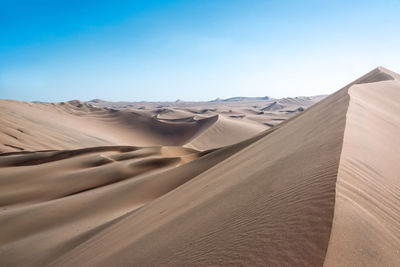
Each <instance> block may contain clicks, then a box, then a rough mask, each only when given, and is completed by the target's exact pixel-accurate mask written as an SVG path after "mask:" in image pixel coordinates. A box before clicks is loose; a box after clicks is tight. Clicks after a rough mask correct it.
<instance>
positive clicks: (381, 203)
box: [0, 67, 400, 266]
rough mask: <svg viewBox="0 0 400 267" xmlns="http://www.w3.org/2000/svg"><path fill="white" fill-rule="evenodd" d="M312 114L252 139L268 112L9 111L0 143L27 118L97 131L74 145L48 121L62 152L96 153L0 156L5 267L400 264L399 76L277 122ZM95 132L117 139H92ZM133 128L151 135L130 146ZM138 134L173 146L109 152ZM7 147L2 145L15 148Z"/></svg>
mask: <svg viewBox="0 0 400 267" xmlns="http://www.w3.org/2000/svg"><path fill="white" fill-rule="evenodd" d="M96 101H97V102H98V103H100V104H101V103H102V102H101V101H100V100H96ZM240 101H244V100H243V99H242V98H234V99H230V100H229V101H223V100H218V101H214V102H212V103H213V104H214V103H230V104H229V105H232V103H234V105H242V103H240ZM252 101H254V99H252ZM257 101H270V102H269V104H272V105H273V106H274V104H273V102H276V100H273V99H272V100H271V99H269V98H262V99H257ZM307 101H312V99H307V98H286V99H282V100H279V102H277V103H280V104H281V105H283V106H284V109H281V108H278V109H277V110H276V111H274V112H275V113H271V115H269V116H270V117H268V118H269V119H271V118H273V119H275V120H278V121H279V122H281V121H283V122H281V123H279V124H278V125H276V126H273V125H271V126H272V127H269V126H268V127H265V128H264V129H266V130H260V128H259V127H260V125H264V123H269V122H266V121H264V120H260V119H254V118H253V117H252V116H255V117H257V116H258V112H259V111H260V109H262V108H264V107H266V106H268V105H265V104H266V103H265V102H259V103H258V104H257V105H258V106H257V105H253V107H251V108H249V107H248V106H247V107H246V109H244V108H243V109H239V110H236V111H233V110H232V111H231V110H229V109H228V110H225V109H224V110H222V109H221V107H219V108H220V109H221V110H219V111H218V112H217V113H218V114H216V113H215V112H216V110H213V109H210V108H200V109H197V111H196V109H195V108H194V107H193V106H185V105H187V104H185V103H182V102H181V101H179V102H177V104H176V105H180V108H164V107H163V108H161V107H160V108H156V109H151V108H149V107H144V108H143V109H136V110H134V111H132V110H130V109H129V108H121V107H119V108H120V109H114V108H112V107H100V106H98V107H96V106H93V105H92V104H90V103H82V102H77V101H72V102H68V103H64V104H29V103H18V102H7V103H3V107H10V110H11V108H15V106H18V107H21V109H22V110H23V112H21V111H20V113H18V114H15V113H14V114H11V115H10V116H14V117H13V118H15V119H17V121H16V123H15V124H12V123H11V121H8V122H7V123H8V124H7V127H8V128H7V127H3V129H5V130H4V132H6V131H8V133H10V134H11V130H10V129H11V128H12V129H20V128H18V127H20V126H19V125H18V122H21V123H22V122H23V123H26V124H25V125H29V126H32V127H33V126H34V125H36V124H32V125H31V124H28V123H27V122H26V121H25V120H26V118H30V119H33V118H35V116H34V115H39V114H44V113H46V112H49V111H50V110H51V111H53V112H54V110H57V112H59V114H60V117H57V116H58V115H55V116H56V117H57V118H58V119H60V118H61V117H62V118H69V119H66V120H68V122H71V123H72V124H71V125H74V127H75V126H76V125H78V123H77V122H76V121H77V120H75V119H72V118H70V117H71V116H73V117H74V118H75V117H80V116H82V117H84V118H87V116H88V115H87V114H90V116H91V118H93V120H92V121H91V122H90V123H88V124H90V125H89V126H86V127H87V128H90V127H92V128H91V129H92V130H93V131H92V132H90V130H87V129H86V128H85V132H83V131H80V129H79V128H78V129H76V131H72V130H71V131H72V132H71V136H69V137H68V138H69V139H68V138H67V135H66V133H65V135H62V134H64V132H63V130H65V128H61V127H60V125H59V124H56V121H47V122H46V124H45V125H50V128H51V129H52V130H51V131H49V132H46V131H44V132H45V134H47V135H48V136H49V137H52V138H54V139H55V140H57V141H58V142H55V143H54V144H57V145H60V146H63V145H65V144H68V142H71V144H73V145H75V144H77V143H75V142H77V141H79V140H81V141H85V142H87V143H91V142H93V143H94V142H98V144H96V145H94V146H93V147H92V148H84V149H83V148H77V149H65V148H64V149H62V150H61V149H58V150H52V151H36V152H29V151H19V152H18V149H15V148H14V149H11V148H10V150H11V151H12V152H8V153H4V154H2V155H0V172H1V174H2V175H1V177H0V205H1V206H2V208H1V210H0V229H6V230H4V231H3V232H2V234H1V235H0V265H5V266H6V265H26V266H46V265H50V266H81V265H85V266H124V265H135V266H160V265H161V266H163V265H168V266H183V265H188V264H190V265H194V266H208V265H256V266H258V265H259V266H265V265H267V266H280V265H288V266H322V265H326V266H349V265H351V266H354V265H355V266H398V265H400V257H399V253H400V252H399V249H398V248H399V247H400V232H399V229H400V224H399V222H400V209H399V207H400V198H399V190H400V179H399V178H400V177H399V173H400V167H399V166H400V165H399V164H398V162H397V161H398V153H397V152H398V151H399V150H400V142H399V138H398V136H400V107H399V105H398V103H399V101H400V79H399V76H398V75H397V74H395V73H393V72H391V71H388V70H386V69H384V68H383V67H378V68H377V69H375V70H373V71H371V72H369V73H367V74H366V75H364V76H363V77H361V78H360V79H358V80H356V81H354V82H353V83H351V84H349V85H348V86H346V87H344V88H343V89H341V90H339V91H337V92H336V93H334V94H332V95H330V96H328V97H326V98H325V99H323V100H321V102H319V103H318V104H315V105H313V106H311V107H310V108H308V109H306V110H305V111H304V112H295V116H291V117H290V118H289V117H281V116H282V115H281V114H283V113H285V114H286V113H290V112H288V111H287V110H289V111H290V110H296V109H297V108H299V103H302V104H305V103H307ZM238 103H239V104H238ZM261 103H262V105H261ZM103 104H104V103H103ZM104 105H108V104H104ZM121 105H133V104H127V103H123V104H121ZM210 105H211V104H210ZM224 105H225V104H224ZM246 105H247V104H246ZM289 106H290V109H289V108H288V107H289ZM295 107H296V108H295ZM130 108H131V107H130ZM224 108H225V107H224ZM86 109H87V110H86ZM246 110H247V111H246ZM248 110H252V112H250V111H248ZM31 111H32V113H30V112H31ZM194 111H195V112H194ZM4 112H7V109H6V111H4ZM10 113H11V112H10ZM66 113H68V114H73V115H65V114H66ZM21 114H22V115H21ZM105 114H107V116H106V115H105ZM204 114H207V116H205V115H204ZM209 115H211V116H209ZM21 116H22V117H21ZM261 121H262V123H260V122H261ZM103 122H104V123H105V124H103ZM149 122H150V123H149ZM43 123H44V122H43ZM65 123H66V121H64V126H65ZM74 123H75V124H74ZM145 125H147V126H148V125H152V126H151V127H152V128H146V127H147V126H145ZM112 126H113V127H116V126H118V129H121V128H122V129H126V132H125V130H119V132H117V133H112V129H114V130H115V128H113V127H112ZM65 127H66V126H65ZM99 127H103V129H107V130H109V131H111V133H108V134H107V135H106V134H104V135H102V136H101V138H102V139H96V138H98V136H96V135H95V130H98V129H100V128H99ZM124 127H126V128H124ZM135 127H142V128H146V129H150V130H151V131H149V132H145V131H143V132H140V131H139V132H138V131H136V132H135V133H133V134H131V135H128V133H129V131H130V130H132V129H133V128H135ZM240 127H243V129H240ZM72 128H73V127H71V129H72ZM237 128H239V130H234V129H237ZM28 129H29V128H28ZM55 129H56V130H55ZM160 129H162V130H160ZM182 129H185V130H182ZM193 129H195V130H193ZM249 129H250V130H249ZM21 130H22V132H20V133H24V132H25V130H26V129H25V128H24V129H21ZM16 131H17V130H16ZM154 131H156V133H154ZM234 131H235V132H234ZM240 131H243V132H240ZM89 132H90V133H92V134H93V136H91V135H89V136H88V135H87V134H88V133H89ZM151 132H153V133H152V134H150V133H151ZM172 132H178V133H180V135H171V134H170V133H172ZM250 132H252V133H253V134H252V137H251V138H243V137H244V136H245V135H246V134H250ZM12 133H13V134H15V131H14V132H12ZM55 133H57V134H55ZM84 133H85V134H86V135H85V137H86V139H83V136H84ZM147 133H148V134H147ZM229 133H231V136H229V135H228V134H229ZM139 134H142V135H143V136H144V137H143V138H145V137H146V138H148V139H147V140H150V139H151V138H154V139H153V141H154V140H158V141H160V140H164V139H162V138H165V140H169V141H168V142H172V143H174V144H175V143H176V142H180V143H178V144H176V145H173V146H165V144H164V145H163V146H160V145H157V146H156V145H152V146H147V147H141V146H129V145H127V146H123V144H120V145H118V146H116V145H115V144H114V143H113V142H116V141H118V140H120V141H121V140H126V142H128V141H130V142H132V141H135V138H138V136H139ZM235 134H237V136H235ZM132 135H134V138H133V137H132ZM155 135H157V136H155ZM160 136H161V137H160ZM177 136H179V137H177ZM15 137H17V139H18V143H11V142H9V145H15V146H18V145H20V146H22V145H23V144H24V142H21V140H20V139H19V135H18V136H15ZM239 137H240V138H239ZM113 138H115V139H113ZM124 138H126V139H124ZM129 138H132V139H129ZM229 138H231V139H229ZM226 139H227V140H226ZM29 140H32V142H33V140H35V136H31V139H29ZM65 140H69V141H68V142H65ZM234 140H236V141H234ZM240 140H241V141H240ZM237 141H239V142H237ZM32 142H27V144H30V145H27V146H26V147H27V148H30V147H32V148H34V146H33V145H31V144H32ZM62 142H65V143H62ZM107 142H108V143H107ZM165 142H167V141H165ZM224 142H226V143H224ZM87 143H85V144H87ZM104 143H106V144H104ZM112 144H114V145H113V146H110V145H112ZM37 145H38V146H39V144H37ZM221 145H223V147H219V146H221ZM205 148H210V149H207V150H204V149H205ZM2 149H5V148H2ZM22 149H25V147H24V148H22Z"/></svg>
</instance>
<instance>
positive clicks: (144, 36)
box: [0, 0, 400, 102]
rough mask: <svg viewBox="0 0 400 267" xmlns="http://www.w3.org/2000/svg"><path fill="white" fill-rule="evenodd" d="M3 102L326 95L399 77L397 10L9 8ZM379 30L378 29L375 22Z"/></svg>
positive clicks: (238, 4) (279, 5) (366, 6)
mask: <svg viewBox="0 0 400 267" xmlns="http://www.w3.org/2000/svg"><path fill="white" fill-rule="evenodd" d="M0 7H1V8H0V24H1V25H2V27H0V98H2V99H15V100H23V101H44V102H60V101H68V100H72V99H79V100H82V101H89V100H92V99H96V98H98V99H103V100H107V101H153V102H154V101H175V100H177V99H181V100H184V101H209V100H213V99H216V98H223V99H226V98H231V97H236V96H245V97H262V96H269V97H273V98H282V97H288V96H292V97H293V96H300V95H302V96H313V95H322V94H330V93H332V92H334V91H335V90H337V89H339V88H341V87H343V86H344V85H346V84H348V83H349V82H351V81H352V80H354V79H356V78H358V77H360V76H361V75H363V74H365V73H367V72H369V71H370V70H372V69H374V68H376V67H377V66H380V65H381V66H384V67H386V68H388V69H391V70H393V71H395V72H399V71H400V53H398V52H397V49H398V47H399V46H400V38H399V37H398V35H396V32H397V29H398V26H400V21H399V19H398V13H399V11H400V3H399V2H398V1H385V3H384V4H382V3H379V2H376V1H352V3H348V2H347V1H335V2H334V3H326V2H321V1H301V2H300V1H296V2H293V1H253V0H252V1H121V0H119V1H57V2H54V1H35V3H33V2H32V1H27V0H17V1H10V0H6V1H2V3H1V4H0ZM377 21H379V23H376V22H377Z"/></svg>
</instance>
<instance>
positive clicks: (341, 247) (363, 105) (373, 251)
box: [325, 69, 400, 266]
mask: <svg viewBox="0 0 400 267" xmlns="http://www.w3.org/2000/svg"><path fill="white" fill-rule="evenodd" d="M383 71H385V70H384V69H383ZM390 74H391V73H390V72H389V74H387V75H390ZM391 77H392V78H393V79H390V80H389V79H387V80H386V81H378V82H374V83H368V84H359V85H354V86H352V87H351V88H350V89H349V95H350V105H349V108H348V112H347V118H346V127H345V134H344V140H343V149H342V154H341V158H340V164H339V170H338V177H337V184H336V202H335V213H334V219H333V226H332V232H331V237H330V242H329V246H328V252H327V256H326V259H325V265H326V266H400V231H399V229H400V198H399V192H400V179H399V178H400V176H399V175H400V165H399V162H398V160H399V157H398V151H400V142H399V136H400V119H399V114H400V106H399V100H400V81H399V77H398V76H396V75H393V74H392V75H391ZM392 80H394V81H392Z"/></svg>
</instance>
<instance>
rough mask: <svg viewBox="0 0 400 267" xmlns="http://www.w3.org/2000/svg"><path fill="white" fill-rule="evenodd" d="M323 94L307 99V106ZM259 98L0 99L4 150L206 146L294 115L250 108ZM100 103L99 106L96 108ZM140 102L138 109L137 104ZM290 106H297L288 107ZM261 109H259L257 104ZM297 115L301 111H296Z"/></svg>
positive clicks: (245, 135) (0, 141) (1, 147)
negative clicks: (134, 100) (160, 100)
mask: <svg viewBox="0 0 400 267" xmlns="http://www.w3.org/2000/svg"><path fill="white" fill-rule="evenodd" d="M320 98H321V97H312V98H310V99H311V100H310V99H306V98H304V100H301V101H300V102H299V103H296V104H295V106H299V105H301V104H302V103H303V102H304V103H303V104H304V105H303V106H305V107H308V106H311V105H312V104H314V103H315V102H317V101H318V100H319V99H320ZM254 101H256V102H251V101H250V102H249V100H248V101H247V100H246V101H245V100H244V101H235V102H234V103H233V104H230V103H231V102H230V101H228V102H222V103H213V102H194V103H192V102H177V103H168V102H166V103H163V105H160V103H151V102H148V103H147V102H146V105H147V107H146V108H143V109H142V108H141V107H142V104H143V103H131V102H128V103H131V104H128V103H124V105H122V104H118V103H110V102H105V101H100V100H97V101H91V102H88V103H84V102H81V101H78V100H73V101H69V102H65V103H64V102H62V103H26V102H19V101H10V100H0V112H1V114H2V116H1V117H0V153H6V152H15V151H37V150H49V149H53V150H54V149H79V148H82V147H94V146H105V145H117V146H120V145H128V146H132V145H134V146H154V145H166V146H184V145H187V146H189V147H194V148H196V149H200V150H207V149H211V148H216V147H222V146H226V145H231V144H234V143H236V142H240V141H243V140H245V139H247V138H250V137H252V136H254V135H255V134H257V133H260V132H262V131H264V130H266V129H268V128H269V127H271V126H274V125H276V124H277V123H279V122H281V121H282V120H286V119H287V118H289V117H290V116H292V115H293V114H291V113H287V112H281V114H279V117H280V118H282V120H281V121H274V119H275V118H276V116H277V114H273V113H271V114H264V112H260V111H255V113H256V115H255V113H254V112H250V113H249V112H248V109H249V108H251V106H254V105H255V104H257V103H258V104H259V105H261V104H260V103H262V105H264V102H268V101H270V100H269V99H268V100H254ZM95 104H100V105H101V106H96V105H95ZM135 106H136V107H135ZM284 107H285V108H286V109H290V108H293V105H286V106H284ZM253 110H257V108H253ZM295 113H299V111H298V112H295Z"/></svg>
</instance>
